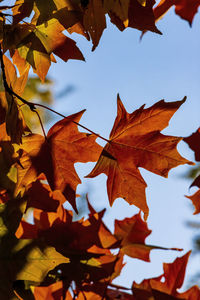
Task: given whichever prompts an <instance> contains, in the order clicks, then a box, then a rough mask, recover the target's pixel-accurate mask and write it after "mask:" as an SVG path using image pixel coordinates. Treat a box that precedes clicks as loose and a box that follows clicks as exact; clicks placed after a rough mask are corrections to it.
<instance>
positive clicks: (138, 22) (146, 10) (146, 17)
mask: <svg viewBox="0 0 200 300" xmlns="http://www.w3.org/2000/svg"><path fill="white" fill-rule="evenodd" d="M105 2H107V1H105ZM114 2H115V3H114ZM140 2H142V5H141V3H140ZM153 5H154V1H153V0H148V1H146V3H145V1H138V0H131V1H130V0H129V1H128V0H126V1H119V0H117V1H113V0H109V1H108V4H107V3H105V9H107V12H108V14H109V16H110V19H111V22H112V23H114V24H115V25H116V26H117V27H118V29H119V30H121V31H122V30H124V29H125V28H127V27H131V28H136V29H138V30H150V31H153V32H156V33H159V34H161V32H160V31H159V30H158V28H157V27H156V26H155V18H154V13H153V9H152V7H153Z"/></svg>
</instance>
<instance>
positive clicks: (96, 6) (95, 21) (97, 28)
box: [83, 0, 106, 51]
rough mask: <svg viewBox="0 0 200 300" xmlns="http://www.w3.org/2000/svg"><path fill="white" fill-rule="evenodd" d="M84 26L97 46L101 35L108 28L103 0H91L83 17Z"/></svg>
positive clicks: (94, 46)
mask: <svg viewBox="0 0 200 300" xmlns="http://www.w3.org/2000/svg"><path fill="white" fill-rule="evenodd" d="M83 25H84V28H85V29H86V30H87V31H88V32H89V34H90V36H91V38H92V42H93V48H92V51H93V50H94V49H95V48H96V47H97V45H98V43H99V40H100V38H101V35H102V33H103V31H104V29H105V28H106V18H105V12H104V9H103V4H102V1H101V0H90V1H89V4H88V6H87V8H86V10H85V13H84V17H83Z"/></svg>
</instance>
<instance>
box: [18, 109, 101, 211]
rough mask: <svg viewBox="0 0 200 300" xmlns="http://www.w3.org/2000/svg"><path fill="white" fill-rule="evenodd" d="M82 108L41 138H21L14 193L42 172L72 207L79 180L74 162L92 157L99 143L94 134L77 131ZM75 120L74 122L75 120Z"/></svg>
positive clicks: (95, 156) (99, 148) (36, 135)
mask: <svg viewBox="0 0 200 300" xmlns="http://www.w3.org/2000/svg"><path fill="white" fill-rule="evenodd" d="M83 113H84V111H81V112H78V113H76V114H73V115H71V116H68V117H67V118H65V119H63V120H61V121H59V122H57V123H56V124H55V125H54V126H53V127H51V129H50V130H49V132H48V134H47V138H46V139H45V138H44V137H43V136H41V135H38V134H31V135H28V136H26V137H24V138H23V145H22V147H21V149H23V151H24V152H23V154H22V156H21V159H20V162H21V166H23V168H22V167H21V166H20V165H17V168H18V183H17V188H16V193H18V192H19V191H20V190H21V189H23V187H26V186H27V185H28V184H29V183H31V182H32V181H35V180H36V179H37V177H38V176H39V175H40V174H41V173H44V174H45V176H46V178H47V180H48V182H49V184H50V187H51V189H52V190H57V189H59V190H61V192H62V193H63V194H64V196H65V197H66V199H67V200H68V201H69V202H70V203H71V205H72V207H73V208H74V209H75V210H76V204H75V197H76V193H75V191H76V187H77V185H78V184H80V183H81V180H80V178H79V177H78V175H77V173H76V171H75V169H74V163H76V162H88V161H96V160H97V159H98V157H99V154H100V152H101V149H102V147H101V146H99V145H98V144H97V143H96V142H95V140H96V136H94V135H93V134H87V133H83V132H79V131H78V128H77V122H79V120H80V118H81V116H82V114H83ZM74 122H75V123H76V124H75V123H74Z"/></svg>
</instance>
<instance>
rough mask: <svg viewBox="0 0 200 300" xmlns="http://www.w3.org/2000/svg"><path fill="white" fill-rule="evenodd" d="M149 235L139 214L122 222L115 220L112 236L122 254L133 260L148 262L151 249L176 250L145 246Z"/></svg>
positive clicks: (145, 224)
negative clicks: (118, 244)
mask: <svg viewBox="0 0 200 300" xmlns="http://www.w3.org/2000/svg"><path fill="white" fill-rule="evenodd" d="M150 233H151V230H149V229H148V226H147V223H146V222H145V221H143V220H142V219H141V214H140V213H139V214H137V215H135V216H133V217H132V218H125V219H124V220H122V221H119V220H115V232H114V235H115V237H116V239H117V240H118V241H120V249H121V251H122V253H123V254H126V255H128V256H130V257H133V258H138V259H142V260H144V261H150V258H149V254H150V251H151V250H152V249H163V250H178V251H181V250H182V249H176V248H163V247H159V246H151V245H146V244H145V239H146V238H147V237H148V235H149V234H150Z"/></svg>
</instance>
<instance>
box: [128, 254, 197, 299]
mask: <svg viewBox="0 0 200 300" xmlns="http://www.w3.org/2000/svg"><path fill="white" fill-rule="evenodd" d="M190 253H191V251H189V252H188V253H186V254H185V255H183V256H182V257H178V258H177V259H176V260H175V261H174V262H173V263H169V264H166V263H164V264H163V268H164V274H162V275H161V276H159V277H156V278H151V279H145V280H143V281H142V282H141V283H140V284H137V283H135V282H133V286H132V290H133V295H134V299H135V300H140V299H143V300H148V299H150V298H151V297H152V299H159V300H165V299H169V300H175V299H185V300H196V299H199V297H200V290H199V288H198V287H197V286H193V287H191V288H190V289H189V290H187V291H186V292H184V293H178V292H177V289H179V288H181V286H182V284H183V281H184V277H185V270H186V266H187V262H188V259H189V255H190ZM163 279H164V280H163Z"/></svg>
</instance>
